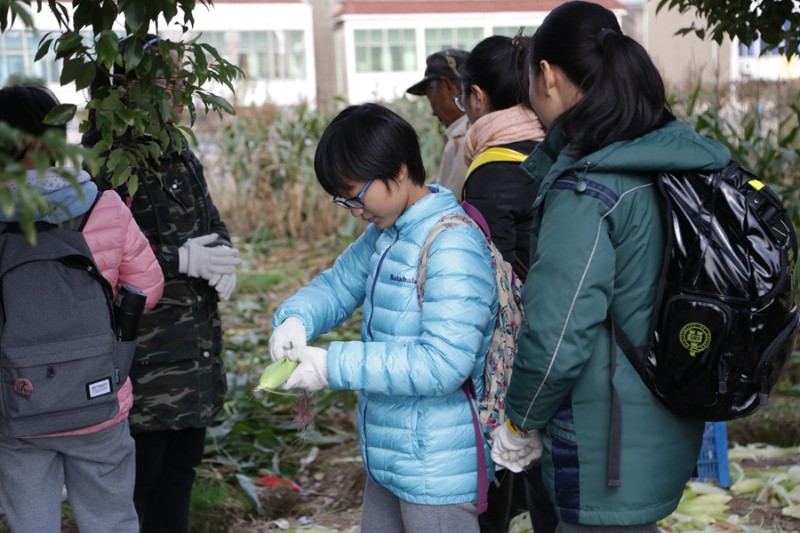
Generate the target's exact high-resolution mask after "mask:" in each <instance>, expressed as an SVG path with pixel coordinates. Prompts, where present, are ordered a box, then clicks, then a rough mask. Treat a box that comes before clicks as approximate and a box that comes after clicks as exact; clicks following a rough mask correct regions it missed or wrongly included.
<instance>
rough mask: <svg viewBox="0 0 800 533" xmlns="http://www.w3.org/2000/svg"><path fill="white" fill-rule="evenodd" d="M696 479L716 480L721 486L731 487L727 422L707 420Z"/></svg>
mask: <svg viewBox="0 0 800 533" xmlns="http://www.w3.org/2000/svg"><path fill="white" fill-rule="evenodd" d="M692 479H693V480H694V481H716V482H717V483H718V484H719V486H720V487H725V488H727V487H730V485H731V473H730V469H729V467H728V429H727V427H726V426H725V422H706V429H705V431H704V432H703V447H702V448H701V449H700V457H699V458H698V459H697V477H694V478H692Z"/></svg>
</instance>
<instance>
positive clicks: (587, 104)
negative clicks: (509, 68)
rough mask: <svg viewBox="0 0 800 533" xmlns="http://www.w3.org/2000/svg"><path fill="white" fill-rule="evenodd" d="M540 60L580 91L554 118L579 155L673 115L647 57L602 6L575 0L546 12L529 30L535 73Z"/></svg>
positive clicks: (637, 133)
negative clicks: (557, 117)
mask: <svg viewBox="0 0 800 533" xmlns="http://www.w3.org/2000/svg"><path fill="white" fill-rule="evenodd" d="M542 60H545V61H547V62H548V63H550V64H551V65H557V66H558V67H560V68H561V70H562V71H563V72H564V74H565V75H566V76H567V77H568V78H569V79H570V81H571V82H572V83H574V84H575V85H576V86H577V87H578V88H579V89H580V91H581V92H582V93H583V98H581V100H580V101H579V102H578V103H577V104H575V105H574V106H573V107H571V108H570V109H568V110H567V111H566V112H564V113H563V114H562V115H561V117H559V119H557V120H558V121H559V122H560V123H561V124H562V132H563V134H564V135H565V137H566V139H567V141H568V142H570V143H571V144H572V145H573V146H574V147H575V148H576V149H577V151H578V152H579V153H580V154H581V155H586V154H589V153H591V152H594V151H596V150H598V149H599V148H602V147H604V146H607V145H609V144H611V143H613V142H616V141H620V140H629V139H634V138H636V137H639V136H641V135H642V134H644V133H647V132H649V131H651V130H653V129H656V128H658V127H660V126H662V125H663V124H665V123H666V122H668V121H670V120H673V119H674V117H673V115H672V113H671V112H670V111H669V109H668V106H667V100H666V93H665V90H664V82H663V81H662V79H661V75H660V74H659V72H658V69H657V68H656V66H655V65H654V64H653V61H652V60H651V59H650V56H649V55H648V54H647V52H646V51H645V49H644V48H643V47H642V46H641V45H640V44H639V43H637V42H636V41H635V40H633V39H631V38H630V37H628V36H626V35H623V34H622V30H621V29H620V27H619V23H618V22H617V17H616V16H615V15H614V13H612V12H611V11H609V10H608V9H606V8H604V7H603V6H600V5H598V4H595V3H592V2H584V1H580V0H574V1H571V2H566V3H564V4H561V5H560V6H558V7H556V8H555V9H554V10H553V11H551V12H550V14H548V15H547V17H545V19H544V21H543V22H542V25H541V26H539V28H538V29H537V30H536V33H534V35H533V46H532V48H531V53H530V68H531V69H533V70H532V72H533V73H534V75H537V74H539V72H540V67H539V63H540V61H542Z"/></svg>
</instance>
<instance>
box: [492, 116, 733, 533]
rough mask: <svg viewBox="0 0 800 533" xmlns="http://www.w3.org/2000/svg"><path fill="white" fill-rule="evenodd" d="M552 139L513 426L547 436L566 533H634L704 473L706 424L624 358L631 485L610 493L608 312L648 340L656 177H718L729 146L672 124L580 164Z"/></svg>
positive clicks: (532, 162)
mask: <svg viewBox="0 0 800 533" xmlns="http://www.w3.org/2000/svg"><path fill="white" fill-rule="evenodd" d="M559 139H560V135H558V134H557V133H556V134H552V133H551V135H549V136H548V139H546V141H545V142H543V143H540V144H539V146H537V149H536V150H534V152H533V153H532V154H531V156H530V157H529V158H528V159H527V160H526V161H525V162H524V163H523V167H524V168H525V169H526V170H527V171H528V172H529V173H530V174H531V176H532V177H533V178H534V179H535V180H536V181H537V183H539V184H540V189H539V196H538V197H537V200H536V203H535V204H534V210H535V214H534V222H533V225H532V230H531V254H532V255H531V270H530V272H529V274H528V279H527V281H526V283H525V287H524V291H523V303H524V306H525V313H526V316H527V318H528V327H527V328H526V329H525V330H524V331H523V332H522V334H521V337H520V346H519V353H518V355H517V357H516V359H515V361H514V367H513V377H512V380H511V385H510V387H509V391H508V396H507V398H506V412H507V414H508V415H509V417H510V418H511V420H512V421H513V422H514V423H516V424H518V425H521V426H524V427H526V428H530V429H533V428H536V429H542V430H543V437H544V445H545V450H544V455H543V472H544V481H545V485H546V486H547V488H548V490H549V492H550V497H551V499H552V500H553V501H554V503H555V504H556V508H557V511H558V513H559V514H560V516H561V519H562V520H563V521H565V522H571V523H580V524H585V525H590V524H596V525H636V524H642V523H647V522H653V521H655V520H658V519H660V518H663V517H665V516H667V515H669V514H670V513H671V512H672V511H673V510H674V509H675V508H676V507H677V505H678V502H679V500H680V497H681V494H682V490H683V487H684V485H685V483H686V481H687V480H688V478H689V477H690V476H691V475H692V471H693V469H694V466H695V464H696V461H697V458H698V453H699V451H700V445H701V440H702V432H703V425H704V423H703V421H702V420H697V419H682V418H679V417H677V416H675V415H673V414H672V413H671V412H670V411H668V410H667V409H666V408H665V407H664V406H663V405H661V403H659V401H658V400H657V399H656V398H655V397H654V396H653V395H652V394H651V393H650V391H649V390H648V389H647V387H646V386H645V385H644V383H643V382H642V380H641V379H640V378H639V375H638V374H637V373H636V371H635V370H634V369H633V367H632V366H631V365H630V363H629V362H628V360H627V359H626V357H625V356H624V354H623V353H622V352H621V350H618V351H617V353H618V356H617V364H618V367H617V371H616V375H615V378H614V384H615V386H616V390H617V392H618V393H619V396H620V401H621V406H622V433H621V439H622V442H621V464H620V468H621V477H620V479H621V485H620V486H619V487H609V486H608V483H607V477H608V469H607V458H608V439H609V418H610V416H609V415H610V411H611V385H610V382H611V380H610V349H609V346H610V340H609V335H608V332H607V330H606V328H605V327H604V324H603V321H604V319H605V317H606V313H607V311H608V310H609V309H610V310H611V314H612V315H613V316H614V317H615V318H616V320H617V321H618V322H619V323H620V324H621V326H622V328H623V330H624V331H625V332H626V333H627V334H628V336H629V337H630V338H631V341H632V342H634V343H635V344H643V343H644V342H645V341H646V337H647V331H648V326H649V323H650V319H651V317H652V314H653V305H654V298H655V294H656V284H657V281H658V278H659V275H660V269H661V260H662V257H663V249H664V238H663V224H662V220H661V215H660V212H659V206H658V198H657V191H656V187H655V180H654V177H655V172H657V171H662V170H689V169H704V170H710V169H718V168H721V167H723V166H724V165H725V164H726V163H728V161H729V159H730V154H729V152H728V150H727V149H726V148H725V147H723V146H722V145H720V144H718V143H716V142H714V141H711V140H710V139H706V138H703V137H700V136H699V135H697V134H696V133H695V132H694V131H692V130H691V129H690V128H689V127H688V126H686V125H684V124H682V123H680V122H677V121H675V122H671V123H669V124H667V125H666V126H664V127H662V128H660V129H658V130H655V131H653V132H650V133H649V134H647V135H644V136H642V137H640V138H637V139H635V140H632V141H625V142H618V143H614V144H612V145H609V146H607V147H605V148H603V149H601V150H600V151H598V152H596V153H593V154H590V155H588V156H586V157H583V158H580V159H576V158H575V157H573V156H571V155H570V150H569V147H566V148H565V147H564V146H562V145H561V144H560V142H559Z"/></svg>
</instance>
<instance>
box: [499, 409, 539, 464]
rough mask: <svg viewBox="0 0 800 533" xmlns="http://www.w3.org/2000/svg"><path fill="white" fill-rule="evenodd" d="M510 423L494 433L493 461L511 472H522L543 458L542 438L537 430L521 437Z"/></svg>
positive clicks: (529, 431)
mask: <svg viewBox="0 0 800 533" xmlns="http://www.w3.org/2000/svg"><path fill="white" fill-rule="evenodd" d="M508 422H509V421H508V420H507V421H506V423H505V424H503V425H502V426H498V427H497V428H495V430H494V431H492V461H494V462H495V464H498V465H500V466H503V467H505V468H508V469H509V470H510V471H511V472H522V471H523V470H525V468H527V467H528V466H530V465H531V464H533V463H535V462H536V461H538V460H539V459H540V458H541V457H542V436H541V434H540V433H539V430H537V429H532V430H528V432H527V433H526V434H525V435H519V434H517V433H515V431H514V430H513V429H511V427H509V425H508Z"/></svg>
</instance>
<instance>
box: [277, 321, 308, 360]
mask: <svg viewBox="0 0 800 533" xmlns="http://www.w3.org/2000/svg"><path fill="white" fill-rule="evenodd" d="M306 336H307V334H306V327H305V326H304V325H303V322H302V321H301V320H300V319H299V318H297V317H293V316H290V317H289V318H287V319H286V320H284V321H283V322H281V325H280V326H278V327H277V328H275V329H274V330H273V331H272V336H271V337H270V338H269V355H270V357H272V360H273V361H277V360H278V359H283V358H284V357H288V358H289V359H293V360H295V361H297V359H298V357H297V350H299V349H301V348H305V347H306Z"/></svg>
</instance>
